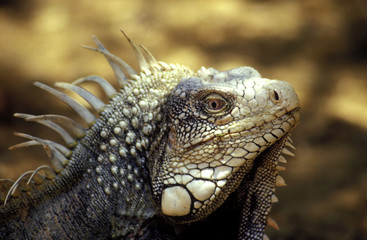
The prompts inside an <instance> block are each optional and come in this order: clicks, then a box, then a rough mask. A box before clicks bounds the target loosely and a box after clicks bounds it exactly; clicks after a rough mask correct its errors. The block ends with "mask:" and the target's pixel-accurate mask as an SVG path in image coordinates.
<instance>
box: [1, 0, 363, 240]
mask: <svg viewBox="0 0 367 240" xmlns="http://www.w3.org/2000/svg"><path fill="white" fill-rule="evenodd" d="M120 29H123V30H125V31H126V32H127V33H128V34H129V36H130V37H131V38H132V39H134V40H135V41H136V42H138V43H143V44H144V45H145V46H146V47H147V48H148V49H149V50H150V51H151V52H152V53H153V54H154V55H155V57H156V58H157V59H159V60H162V61H165V62H171V63H180V64H184V65H188V66H190V67H191V68H192V69H194V70H197V69H199V68H200V66H202V65H204V66H207V67H209V66H211V67H215V68H217V69H219V70H226V69H229V68H234V67H238V66H242V65H249V66H252V67H254V68H255V69H257V70H258V71H259V72H260V73H262V75H263V76H264V77H267V78H275V79H281V80H286V81H288V82H291V83H292V84H293V86H294V87H295V89H296V90H297V92H298V94H299V97H300V99H301V103H302V108H303V113H302V123H301V124H300V125H299V127H298V129H297V130H296V131H295V132H294V134H293V136H294V138H293V139H294V142H295V145H296V147H297V150H296V157H295V158H293V159H288V165H287V171H286V172H285V173H284V174H283V176H284V178H285V179H286V181H287V184H288V186H287V187H285V188H280V189H278V191H277V195H278V198H279V199H280V202H279V203H278V204H276V205H275V206H274V207H273V210H272V216H273V218H274V219H275V220H276V221H277V222H278V224H279V225H280V231H275V230H272V229H270V228H269V229H268V230H267V233H268V235H269V236H270V238H271V239H316V240H318V239H343V240H344V239H356V240H357V239H367V153H366V152H367V150H366V149H367V77H366V76H367V2H366V1H365V0H349V1H342V0H323V1H320V0H308V1H301V0H299V1H296V0H273V1H269V0H268V1H266V0H262V1H260V0H257V1H256V0H252V1H250V0H247V1H234V0H227V1H225V0H222V1H204V0H201V1H193V0H192V1H189V0H181V1H164V0H160V1H143V0H135V1H128V0H126V1H123V0H119V1H118V0H108V1H90V0H79V1H73V0H63V1H47V0H28V1H23V0H4V1H1V2H0V133H1V135H0V178H11V179H16V178H17V177H18V176H19V175H20V174H21V173H22V172H24V171H26V170H32V169H35V168H36V167H38V166H39V165H41V164H48V163H49V161H48V160H47V156H46V154H45V153H44V152H43V150H42V149H40V148H28V149H25V150H23V149H22V150H17V151H8V147H9V146H11V145H14V144H17V143H20V142H21V141H23V139H20V138H19V137H15V136H13V132H14V131H20V132H26V133H30V134H33V135H36V136H40V137H43V138H51V139H54V140H57V141H59V142H61V141H60V139H59V138H58V137H57V136H56V133H53V132H52V131H50V130H48V129H46V128H45V127H41V126H40V125H37V124H35V123H25V122H24V121H23V120H21V119H16V118H14V117H13V116H12V114H13V113H14V112H25V113H31V114H35V115H38V114H43V113H58V114H66V115H68V116H73V114H74V113H73V112H72V111H71V110H70V109H69V108H68V107H67V106H66V105H65V104H63V103H62V102H61V101H59V100H57V99H56V98H54V97H53V96H51V95H49V94H47V93H46V92H43V91H42V90H40V89H38V88H36V87H35V86H33V85H32V82H34V81H41V82H44V83H47V84H51V85H52V84H53V82H56V81H65V82H71V81H72V80H75V79H77V78H80V77H82V76H85V75H92V74H98V75H101V76H103V77H104V78H106V79H109V80H111V81H113V80H114V77H113V73H112V71H111V70H110V69H109V67H108V64H107V63H106V62H105V60H104V58H103V57H102V56H100V55H98V54H96V53H94V52H92V51H87V50H84V49H82V48H81V47H80V46H81V45H93V42H92V41H91V38H90V37H91V36H92V35H93V34H95V35H96V36H98V38H99V39H100V40H101V41H102V42H103V43H104V44H105V46H106V47H107V48H109V50H110V51H111V52H113V53H115V54H116V55H118V56H120V57H122V58H123V59H124V60H125V61H126V62H128V63H131V65H132V66H133V67H136V64H135V62H136V60H135V56H134V55H133V52H132V50H131V49H130V47H129V44H128V43H127V42H126V40H125V39H124V38H123V37H122V34H121V33H120ZM95 91H97V90H95ZM74 115H75V114H74Z"/></svg>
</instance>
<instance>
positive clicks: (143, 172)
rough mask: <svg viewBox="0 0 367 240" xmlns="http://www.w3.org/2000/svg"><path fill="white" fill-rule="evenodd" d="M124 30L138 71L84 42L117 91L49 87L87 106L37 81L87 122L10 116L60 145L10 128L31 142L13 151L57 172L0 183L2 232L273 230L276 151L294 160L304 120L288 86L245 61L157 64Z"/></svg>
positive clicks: (243, 235) (254, 233)
mask: <svg viewBox="0 0 367 240" xmlns="http://www.w3.org/2000/svg"><path fill="white" fill-rule="evenodd" d="M123 34H124V35H125V37H126V38H127V40H128V41H129V43H130V45H131V46H132V48H133V50H134V52H135V53H136V56H137V59H138V63H139V67H140V71H138V72H136V71H135V70H134V69H133V68H132V67H130V66H129V65H128V64H127V63H125V62H124V61H123V60H122V59H120V58H118V57H117V56H115V55H113V54H112V53H110V52H109V51H108V50H107V49H106V48H105V47H104V45H103V44H102V43H101V42H100V41H99V40H98V39H97V38H96V37H93V40H94V42H95V43H96V45H97V48H93V47H86V48H88V49H91V50H94V51H97V52H100V53H102V54H103V56H104V57H105V58H106V59H107V61H108V63H109V64H110V66H111V68H112V70H113V72H114V74H115V77H116V79H117V81H118V83H119V88H120V89H119V90H117V89H115V88H114V87H113V86H112V85H111V84H110V83H109V82H108V81H107V80H105V79H103V78H101V77H99V76H95V75H91V76H87V77H84V78H81V79H78V80H76V81H75V82H73V83H71V84H68V83H60V82H59V83H56V84H55V85H56V87H58V88H62V89H64V90H68V91H72V92H74V93H76V94H77V95H79V96H80V97H82V98H83V99H84V100H85V101H86V102H88V104H89V105H90V106H91V110H90V109H88V108H86V107H85V106H83V105H81V104H80V103H78V102H77V101H76V100H74V99H73V98H71V97H69V96H68V95H66V94H64V93H63V92H61V91H59V90H57V89H54V88H52V87H50V86H48V85H46V84H43V83H40V82H36V83H35V85H36V86H38V87H39V88H41V89H43V90H45V91H47V92H49V93H51V94H53V95H55V96H56V97H58V98H59V99H61V100H62V101H64V102H65V103H66V104H67V105H69V106H70V107H71V108H73V109H74V110H75V111H76V112H77V113H78V114H79V116H80V117H81V119H82V121H83V123H82V125H80V124H79V123H77V122H75V121H74V120H72V119H71V118H68V117H66V116H62V115H55V114H45V115H38V116H37V115H31V114H24V113H18V114H15V116H17V117H20V118H24V119H26V120H27V121H34V122H38V123H40V124H43V125H45V126H47V127H49V128H51V129H53V130H55V131H56V132H57V133H58V134H59V135H60V136H61V137H62V138H63V140H64V141H65V143H66V146H64V145H62V144H59V143H57V142H54V141H51V140H46V139H41V138H39V137H35V136H31V135H29V134H24V133H16V135H18V136H20V137H24V138H26V139H27V141H26V142H24V143H20V144H17V145H15V146H13V147H11V149H15V148H20V147H30V146H42V147H43V148H44V149H45V151H46V153H47V154H48V156H49V157H50V160H51V163H52V165H53V167H49V166H41V167H38V168H37V169H35V170H33V171H27V172H25V173H23V174H22V175H21V176H20V177H19V178H18V179H17V180H16V181H12V180H8V179H3V180H0V238H1V239H2V238H4V239H20V238H22V239H35V238H37V239H39V238H44V239H50V238H53V239H75V238H76V237H78V238H81V239H110V238H119V239H209V238H210V239H263V238H264V236H266V235H264V229H265V226H266V225H267V224H268V225H271V226H273V227H275V228H277V225H276V223H275V222H274V221H273V220H272V219H271V218H269V211H270V208H271V205H272V203H273V202H275V201H276V197H275V195H274V192H275V187H276V186H282V185H284V184H285V183H284V180H283V179H282V178H281V177H280V176H279V175H278V171H279V170H284V167H283V166H281V165H280V163H284V162H285V159H284V157H283V156H282V153H283V154H286V155H287V154H288V155H293V154H292V153H291V152H290V151H289V150H287V149H286V148H285V146H286V145H288V146H289V147H291V148H292V147H293V146H292V145H291V141H292V140H291V139H290V132H291V131H292V130H293V129H294V128H295V126H296V125H297V123H298V121H299V118H300V103H299V100H298V97H297V95H296V93H295V91H294V89H293V88H292V86H291V85H290V84H289V83H286V82H284V81H279V80H270V79H266V78H262V77H261V75H260V74H259V73H258V72H257V71H256V70H254V69H253V68H251V67H239V68H235V69H231V70H228V71H223V72H221V71H218V70H215V69H213V68H204V67H202V68H201V69H200V70H199V71H198V72H194V71H192V70H191V69H189V68H188V67H186V66H183V65H179V64H168V63H164V62H159V61H156V60H155V58H154V57H153V56H152V54H151V53H150V52H149V51H148V50H147V49H146V48H145V47H143V46H141V45H136V44H135V43H134V42H133V41H131V39H130V38H129V37H128V36H127V35H126V34H125V33H124V32H123ZM86 82H94V83H96V84H97V85H99V86H100V87H101V88H102V90H103V92H104V93H105V94H106V96H107V97H108V99H109V100H108V102H107V103H105V102H103V101H102V100H100V99H99V98H98V97H97V96H95V95H93V94H92V93H91V92H89V91H88V90H86V89H85V88H83V87H82V86H81V85H82V84H85V83H86ZM93 112H94V113H93ZM46 213H47V214H46ZM216 226H218V228H217V227H216ZM219 227H220V228H219ZM223 227H224V228H225V231H223V230H222V228H223ZM20 229H22V231H20ZM213 229H214V230H213ZM23 230H24V231H23Z"/></svg>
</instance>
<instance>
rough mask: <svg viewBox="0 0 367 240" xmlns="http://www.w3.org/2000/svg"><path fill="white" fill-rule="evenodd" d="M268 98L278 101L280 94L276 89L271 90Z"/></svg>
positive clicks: (274, 101)
mask: <svg viewBox="0 0 367 240" xmlns="http://www.w3.org/2000/svg"><path fill="white" fill-rule="evenodd" d="M270 99H271V101H272V102H273V103H279V101H280V95H279V93H278V91H277V90H273V91H271V94H270Z"/></svg>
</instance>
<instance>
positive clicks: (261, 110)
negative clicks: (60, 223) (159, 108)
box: [152, 67, 300, 223]
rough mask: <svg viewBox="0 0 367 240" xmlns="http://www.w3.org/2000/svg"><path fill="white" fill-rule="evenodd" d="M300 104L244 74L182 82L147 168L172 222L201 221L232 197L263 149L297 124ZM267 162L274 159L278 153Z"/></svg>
mask: <svg viewBox="0 0 367 240" xmlns="http://www.w3.org/2000/svg"><path fill="white" fill-rule="evenodd" d="M299 105H300V104H299V100H298V97H297V95H296V93H295V91H294V90H293V88H292V86H291V85H290V84H288V83H287V82H284V81H278V80H269V79H265V78H262V77H261V76H260V74H259V73H258V72H257V71H256V70H254V69H252V68H250V67H240V68H235V69H232V70H228V71H224V72H220V71H217V70H214V69H211V68H210V69H205V68H202V69H201V70H200V71H199V72H198V73H197V75H196V76H193V77H188V78H184V79H182V80H181V82H180V83H179V84H178V85H177V86H176V88H175V89H174V90H173V92H172V94H171V97H170V99H169V104H168V111H169V116H168V118H169V119H168V127H169V132H168V133H167V136H166V140H165V141H164V143H162V144H161V147H160V148H159V150H158V152H159V153H158V154H157V153H156V154H153V155H154V156H155V158H156V159H154V160H153V162H154V163H153V166H152V185H153V194H154V197H155V199H156V201H157V203H158V204H159V206H160V207H161V210H162V213H163V214H164V215H167V216H169V218H170V219H172V220H173V221H175V222H182V223H185V222H193V221H197V220H200V219H202V218H204V217H206V216H207V215H209V214H210V213H212V212H213V211H214V210H215V209H217V208H218V207H219V206H220V205H221V204H222V203H223V202H224V201H225V200H226V199H227V197H228V196H229V195H230V194H231V193H232V192H234V191H235V190H236V189H237V187H238V186H239V184H240V183H241V181H242V180H243V178H244V176H245V175H246V174H247V173H248V172H249V171H250V170H251V169H252V167H253V165H254V162H255V161H258V160H257V158H258V157H259V155H260V154H261V153H262V152H263V151H264V150H265V149H270V151H271V149H272V146H273V144H274V143H276V142H278V141H280V140H281V139H283V140H282V143H281V147H283V146H284V142H285V141H284V138H286V137H287V135H288V134H289V132H290V131H292V130H293V128H294V127H295V125H296V124H297V122H298V120H299ZM273 155H274V156H273V157H272V159H274V161H276V160H277V159H278V157H279V155H280V152H279V146H277V148H276V149H275V150H274V154H273Z"/></svg>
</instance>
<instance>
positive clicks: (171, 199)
mask: <svg viewBox="0 0 367 240" xmlns="http://www.w3.org/2000/svg"><path fill="white" fill-rule="evenodd" d="M161 203H162V204H161V208H162V212H163V214H165V215H167V216H185V215H188V214H189V213H190V207H191V197H190V194H189V193H188V192H187V190H186V189H184V188H183V187H180V186H174V187H169V188H166V189H164V191H163V193H162V201H161Z"/></svg>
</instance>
